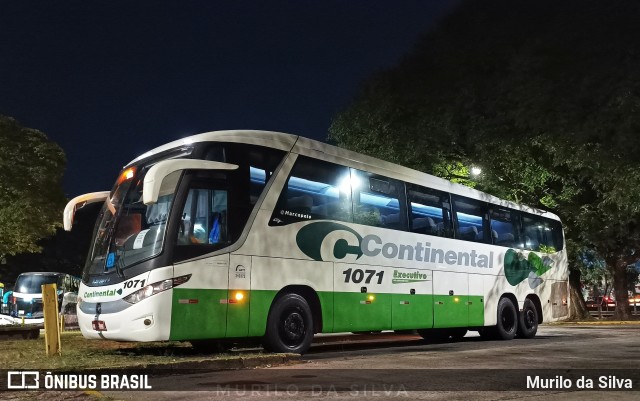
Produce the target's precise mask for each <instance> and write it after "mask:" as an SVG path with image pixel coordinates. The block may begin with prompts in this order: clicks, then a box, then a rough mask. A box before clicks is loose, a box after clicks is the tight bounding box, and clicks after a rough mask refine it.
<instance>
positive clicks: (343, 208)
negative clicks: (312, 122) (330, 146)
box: [269, 156, 352, 225]
mask: <svg viewBox="0 0 640 401" xmlns="http://www.w3.org/2000/svg"><path fill="white" fill-rule="evenodd" d="M351 181H352V180H351V175H350V172H349V168H347V167H344V166H339V165H337V164H333V163H328V162H325V161H321V160H316V159H312V158H309V157H305V156H299V157H298V160H296V164H295V166H294V167H293V169H292V171H291V175H290V176H289V178H288V179H287V183H286V185H285V187H284V189H283V190H282V193H281V194H280V198H279V199H278V203H277V205H276V208H275V210H274V211H273V215H272V216H271V220H270V222H269V224H270V225H283V224H291V223H296V222H299V221H305V220H340V221H347V222H351V219H352V217H351V207H352V205H351V184H352V182H351Z"/></svg>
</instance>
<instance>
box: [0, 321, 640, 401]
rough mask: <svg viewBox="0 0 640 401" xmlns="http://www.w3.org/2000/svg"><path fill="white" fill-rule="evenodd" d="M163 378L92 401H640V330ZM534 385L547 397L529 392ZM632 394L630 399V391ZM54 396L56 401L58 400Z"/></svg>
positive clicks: (317, 346)
mask: <svg viewBox="0 0 640 401" xmlns="http://www.w3.org/2000/svg"><path fill="white" fill-rule="evenodd" d="M139 373H145V372H139ZM155 373H156V374H158V376H152V377H151V378H150V384H151V385H152V386H153V387H154V391H137V392H125V391H103V392H100V393H93V396H97V397H101V398H103V399H114V400H143V401H147V400H148V401H162V400H171V401H179V400H227V399H234V400H237V399H238V398H242V399H245V398H250V399H252V400H263V399H265V400H266V399H274V398H276V399H281V400H320V399H332V400H334V399H380V400H382V399H423V400H440V399H442V400H468V399H478V400H520V399H523V398H526V399H527V400H536V401H537V400H547V399H549V398H552V397H555V398H558V399H562V400H565V399H566V400H580V401H584V400H591V399H594V400H600V399H603V398H605V397H606V398H613V397H615V399H616V401H617V400H627V399H629V400H631V399H633V400H637V399H639V398H640V392H639V389H640V325H633V326H625V325H617V326H588V325H576V326H567V325H563V326H543V327H541V328H540V330H539V333H538V336H537V337H536V338H535V339H532V340H519V339H516V340H512V341H506V342H504V341H482V340H481V339H480V338H479V337H478V336H477V335H476V334H475V333H471V334H468V335H467V337H465V338H464V339H463V340H462V341H460V342H456V343H440V344H426V343H424V342H423V341H421V339H420V338H419V337H417V336H415V335H397V334H386V333H382V334H380V335H350V336H321V337H318V338H316V341H315V343H314V346H313V347H312V349H311V351H310V353H309V354H307V355H305V356H304V357H303V358H302V359H301V361H300V362H299V363H297V364H293V365H287V366H279V367H272V368H262V369H250V370H234V371H223V372H207V371H202V370H189V371H178V370H175V371H163V372H155ZM580 379H584V380H583V383H582V384H587V385H588V384H589V382H588V380H589V379H591V380H593V388H594V390H598V391H584V390H581V389H578V388H577V387H578V386H579V385H580V384H581V383H580ZM536 380H537V381H536ZM527 383H529V386H530V387H532V386H538V389H534V390H532V389H527ZM603 385H606V387H607V388H610V387H615V386H618V387H622V388H623V389H622V390H620V391H615V392H613V391H602V390H601V389H599V388H598V387H599V386H603ZM628 385H631V386H632V387H633V389H632V390H631V391H630V390H627V389H624V387H625V386H628ZM568 386H570V387H568ZM541 387H551V388H550V389H548V388H541ZM169 390H173V391H169ZM10 394H13V396H12V397H14V399H19V398H15V396H17V395H18V394H16V393H10ZM3 395H4V396H8V395H9V393H4V394H2V393H0V398H4V399H6V397H3ZM68 395H72V394H70V393H68ZM73 395H74V396H77V397H80V398H76V397H74V398H75V399H81V398H84V397H81V396H80V394H77V393H74V394H73ZM45 396H46V397H47V398H49V399H51V396H54V394H52V393H47V394H46V395H45ZM54 398H55V397H54ZM61 399H62V398H61Z"/></svg>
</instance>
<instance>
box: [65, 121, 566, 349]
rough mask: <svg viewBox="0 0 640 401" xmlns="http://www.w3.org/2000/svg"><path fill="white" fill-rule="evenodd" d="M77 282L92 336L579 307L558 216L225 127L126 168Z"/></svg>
mask: <svg viewBox="0 0 640 401" xmlns="http://www.w3.org/2000/svg"><path fill="white" fill-rule="evenodd" d="M96 201H100V202H104V206H103V207H102V210H101V212H100V214H99V216H98V219H97V222H96V226H95V232H94V237H93V241H92V245H91V248H90V251H89V254H88V258H87V262H86V266H85V268H84V271H83V275H82V283H81V287H80V292H79V297H80V301H79V307H78V321H79V325H80V328H81V330H82V333H83V335H84V336H85V337H87V338H95V339H98V338H102V339H109V340H125V341H159V340H189V341H192V342H194V343H198V342H203V341H210V340H225V339H227V340H229V339H238V338H243V337H257V338H262V342H263V344H264V346H265V348H266V349H268V350H272V351H278V352H298V353H303V352H305V351H306V350H307V349H308V348H309V346H310V344H311V341H312V339H313V335H314V333H336V332H368V331H381V330H418V332H419V333H420V334H421V335H422V336H423V337H425V338H438V339H443V338H449V339H451V338H453V339H455V338H459V337H462V336H464V335H465V333H466V332H467V330H477V331H479V332H480V333H481V334H482V335H484V336H490V337H494V338H500V339H511V338H513V337H514V336H516V335H519V336H521V337H525V338H531V337H533V336H534V335H535V334H536V331H537V328H538V324H539V323H541V322H543V321H544V322H550V321H554V320H558V319H561V318H565V317H566V316H567V315H568V305H567V302H568V296H567V295H568V270H567V256H566V251H565V247H564V237H563V232H562V224H561V222H560V220H559V219H558V217H557V216H555V215H554V214H551V213H549V212H544V211H541V210H536V209H532V208H529V207H526V206H521V205H516V204H514V203H510V202H507V201H504V200H500V199H498V198H495V197H493V196H491V195H488V194H485V193H482V192H479V191H476V190H474V189H471V188H468V187H465V186H461V185H458V184H454V183H451V182H449V181H446V180H443V179H440V178H437V177H434V176H431V175H428V174H424V173H421V172H418V171H415V170H411V169H409V168H405V167H401V166H398V165H395V164H392V163H388V162H385V161H382V160H378V159H375V158H372V157H368V156H364V155H361V154H358V153H355V152H351V151H347V150H344V149H340V148H337V147H335V146H331V145H327V144H324V143H321V142H317V141H313V140H310V139H307V138H303V137H299V136H294V135H288V134H282V133H275V132H264V131H218V132H209V133H204V134H200V135H195V136H191V137H188V138H185V139H182V140H178V141H175V142H171V143H169V144H166V145H164V146H160V147H158V148H156V149H154V150H151V151H149V152H147V153H145V154H143V155H141V156H140V157H138V158H136V159H135V160H133V161H132V162H130V163H129V164H127V165H126V166H125V167H124V169H123V171H122V172H121V173H120V175H119V177H118V179H117V181H116V183H115V185H114V187H113V189H112V190H111V191H108V192H97V193H91V194H87V195H82V196H79V197H77V198H75V199H73V200H72V201H71V202H69V204H68V205H67V208H66V209H65V213H64V222H65V228H66V229H70V228H71V226H72V224H73V217H74V213H75V211H76V210H77V209H78V208H79V207H82V206H83V205H85V204H86V203H90V202H96Z"/></svg>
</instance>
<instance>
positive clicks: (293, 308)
mask: <svg viewBox="0 0 640 401" xmlns="http://www.w3.org/2000/svg"><path fill="white" fill-rule="evenodd" d="M312 340H313V315H312V313H311V308H310V307H309V304H308V303H307V300H306V299H304V297H302V296H300V295H298V294H285V295H283V296H282V297H280V298H278V299H277V300H276V301H275V302H274V304H273V306H272V307H271V311H269V317H268V318H267V330H266V334H265V336H264V347H265V349H266V350H268V351H272V352H283V353H294V354H303V353H305V352H307V350H308V349H309V347H310V346H311V341H312Z"/></svg>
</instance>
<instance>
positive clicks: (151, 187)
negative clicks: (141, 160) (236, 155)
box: [142, 159, 238, 205]
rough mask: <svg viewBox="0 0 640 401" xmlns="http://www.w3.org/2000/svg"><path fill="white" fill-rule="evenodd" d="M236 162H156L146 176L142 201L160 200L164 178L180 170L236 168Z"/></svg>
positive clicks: (188, 160)
mask: <svg viewBox="0 0 640 401" xmlns="http://www.w3.org/2000/svg"><path fill="white" fill-rule="evenodd" d="M236 169H238V166H237V165H236V164H229V163H220V162H212V161H208V160H194V159H170V160H163V161H161V162H158V163H156V164H154V165H153V166H152V167H151V168H150V169H149V171H147V174H146V175H145V176H144V184H143V187H142V202H143V203H144V204H145V205H151V204H154V203H156V202H158V197H159V196H160V187H161V186H162V180H164V178H165V177H167V176H168V175H169V174H171V173H173V172H176V171H179V170H236Z"/></svg>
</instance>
